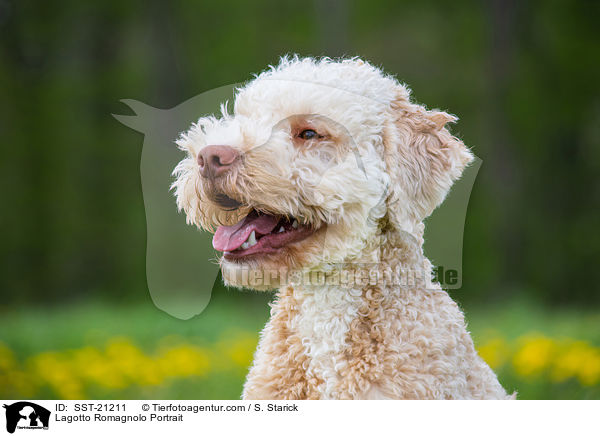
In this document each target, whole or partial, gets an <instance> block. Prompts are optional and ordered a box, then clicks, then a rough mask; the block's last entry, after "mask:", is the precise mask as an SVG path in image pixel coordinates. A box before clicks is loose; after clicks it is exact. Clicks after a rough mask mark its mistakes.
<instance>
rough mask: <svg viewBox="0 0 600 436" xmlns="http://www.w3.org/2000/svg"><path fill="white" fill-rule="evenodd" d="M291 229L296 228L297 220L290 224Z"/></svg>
mask: <svg viewBox="0 0 600 436" xmlns="http://www.w3.org/2000/svg"><path fill="white" fill-rule="evenodd" d="M292 227H293V228H295V229H297V228H298V220H294V222H293V223H292Z"/></svg>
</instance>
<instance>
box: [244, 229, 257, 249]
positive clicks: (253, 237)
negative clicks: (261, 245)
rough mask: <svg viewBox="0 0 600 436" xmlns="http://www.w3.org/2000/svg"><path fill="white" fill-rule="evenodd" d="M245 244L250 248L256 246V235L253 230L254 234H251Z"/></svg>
mask: <svg viewBox="0 0 600 436" xmlns="http://www.w3.org/2000/svg"><path fill="white" fill-rule="evenodd" d="M245 244H248V247H252V246H253V245H256V233H254V230H252V233H250V236H249V237H248V240H247V241H246V242H245Z"/></svg>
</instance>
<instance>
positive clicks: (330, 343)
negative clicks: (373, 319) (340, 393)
mask: <svg viewBox="0 0 600 436" xmlns="http://www.w3.org/2000/svg"><path fill="white" fill-rule="evenodd" d="M361 294H362V292H361V291H360V290H353V289H347V288H346V289H344V288H341V289H340V288H320V289H315V290H308V291H304V292H302V293H301V294H300V295H298V294H296V295H295V297H296V301H297V302H298V307H297V313H296V316H295V317H294V319H293V321H292V323H293V328H294V330H296V331H297V332H298V334H299V336H300V338H301V341H302V345H303V348H304V353H305V354H306V355H307V356H308V358H309V359H308V366H307V368H306V371H307V374H308V375H310V376H314V377H316V378H317V379H319V380H322V381H323V383H321V384H320V385H319V386H318V390H319V392H320V394H321V396H322V398H323V399H334V398H336V397H337V394H336V386H337V385H338V384H339V381H340V371H342V370H343V369H344V368H345V366H346V365H347V363H346V361H345V358H344V350H345V349H346V348H347V347H348V332H349V330H350V326H351V323H352V321H353V320H355V319H356V317H357V316H358V308H359V307H360V302H361Z"/></svg>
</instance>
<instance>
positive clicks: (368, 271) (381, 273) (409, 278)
mask: <svg viewBox="0 0 600 436" xmlns="http://www.w3.org/2000/svg"><path fill="white" fill-rule="evenodd" d="M423 228H424V227H423V225H422V224H419V225H416V226H414V228H412V231H411V232H410V233H409V232H407V231H399V230H396V229H392V228H389V227H386V226H385V225H383V226H381V227H380V228H379V230H378V233H377V235H376V236H375V237H373V238H372V239H371V240H370V242H369V243H368V244H367V246H366V247H365V248H364V249H363V250H362V251H361V253H360V256H359V257H355V258H352V259H351V260H348V261H347V262H345V263H343V264H339V265H334V266H331V265H328V266H327V267H321V268H313V269H310V270H307V271H304V272H303V273H299V274H297V275H296V276H295V280H294V279H292V280H290V281H289V282H288V283H286V284H285V285H284V286H282V287H281V289H285V288H288V287H292V288H293V289H295V290H296V293H307V294H313V293H319V292H331V290H332V289H334V288H339V289H341V290H342V291H343V290H344V289H345V290H350V289H352V290H354V291H357V290H361V289H363V288H365V287H372V286H378V287H380V288H381V289H382V291H383V292H385V293H394V292H399V291H400V290H406V289H417V288H418V289H428V288H430V287H431V286H432V283H431V277H432V274H431V272H432V266H431V263H430V262H429V260H428V259H427V258H426V257H425V256H424V254H423Z"/></svg>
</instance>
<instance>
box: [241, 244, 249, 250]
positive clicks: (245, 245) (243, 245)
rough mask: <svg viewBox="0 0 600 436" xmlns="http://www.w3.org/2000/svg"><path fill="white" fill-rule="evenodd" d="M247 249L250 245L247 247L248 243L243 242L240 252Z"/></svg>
mask: <svg viewBox="0 0 600 436" xmlns="http://www.w3.org/2000/svg"><path fill="white" fill-rule="evenodd" d="M248 247H250V245H248V243H247V242H244V243H243V244H242V250H245V249H246V248H248Z"/></svg>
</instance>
